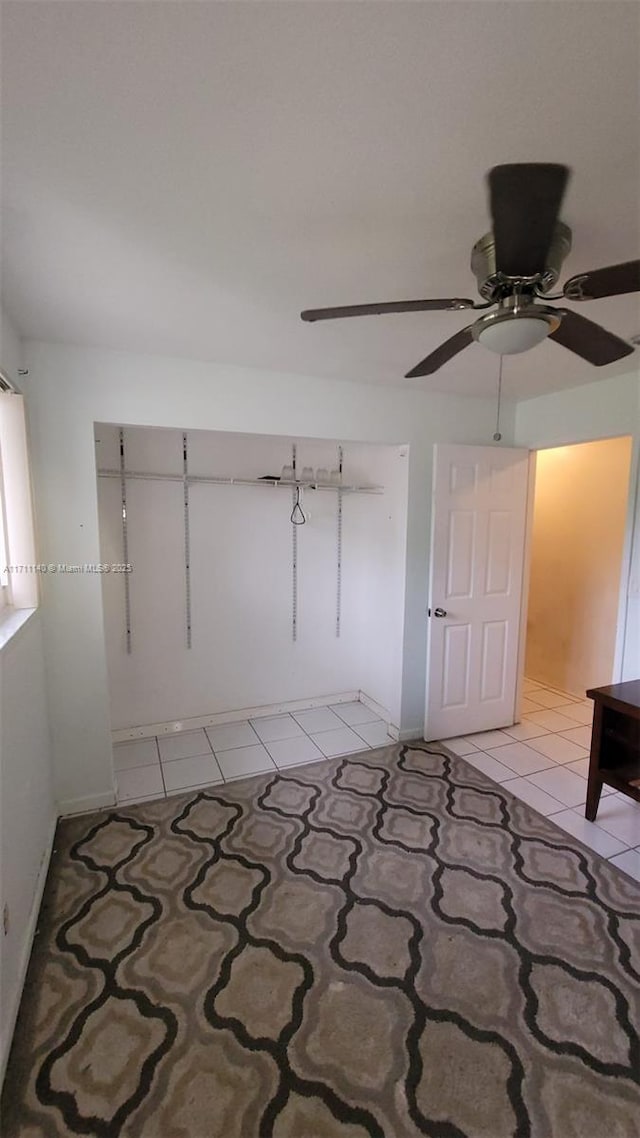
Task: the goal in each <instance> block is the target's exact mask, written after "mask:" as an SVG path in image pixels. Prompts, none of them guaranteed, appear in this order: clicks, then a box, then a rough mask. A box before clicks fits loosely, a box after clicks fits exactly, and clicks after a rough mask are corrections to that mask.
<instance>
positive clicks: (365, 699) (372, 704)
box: [356, 691, 389, 723]
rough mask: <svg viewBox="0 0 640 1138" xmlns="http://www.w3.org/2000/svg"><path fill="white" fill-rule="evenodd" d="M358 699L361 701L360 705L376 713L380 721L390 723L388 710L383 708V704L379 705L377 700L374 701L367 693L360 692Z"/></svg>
mask: <svg viewBox="0 0 640 1138" xmlns="http://www.w3.org/2000/svg"><path fill="white" fill-rule="evenodd" d="M356 699H359V700H360V703H363V704H364V705H365V707H368V708H370V709H371V711H375V713H376V715H377V716H378V719H383V720H384V722H385V723H388V722H389V711H388V709H387V708H386V707H383V706H382V704H381V703H378V702H377V701H376V700H375V699H372V698H371V696H370V695H367V693H366V691H360V692H358V694H357V696H356Z"/></svg>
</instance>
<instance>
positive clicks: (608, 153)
mask: <svg viewBox="0 0 640 1138" xmlns="http://www.w3.org/2000/svg"><path fill="white" fill-rule="evenodd" d="M2 18H3V29H2V30H3V37H2V38H3V55H4V60H3V92H2V118H3V153H2V174H3V182H4V193H3V227H2V229H3V238H4V257H3V264H4V293H5V299H6V303H7V307H8V309H9V312H10V314H11V315H12V316H13V318H14V320H15V321H16V323H17V324H18V326H19V328H20V330H21V332H22V333H23V334H24V335H26V336H29V337H37V338H42V339H52V340H58V341H70V342H75V343H83V344H93V345H100V346H105V347H113V348H118V349H126V350H133V351H145V352H147V351H151V352H156V353H166V354H171V355H178V356H190V357H195V358H200V359H211V360H216V361H221V362H230V363H235V364H247V365H253V366H257V367H261V368H269V369H276V370H285V371H293V372H301V373H307V374H311V375H318V376H333V377H337V378H341V379H346V380H365V381H371V382H377V383H398V384H405V383H406V381H404V380H402V378H401V377H402V375H403V373H404V372H405V371H407V370H408V368H409V367H411V366H412V365H414V364H415V363H417V361H418V360H420V359H421V358H422V357H424V356H425V355H426V354H427V353H428V352H429V351H431V350H433V349H434V348H435V347H436V346H437V345H438V344H439V343H440V342H441V341H442V340H444V339H446V338H448V336H450V335H452V334H453V333H454V332H455V331H456V330H458V329H459V328H461V327H463V326H464V325H465V324H467V323H468V322H469V316H468V314H466V313H463V312H460V313H433V314H427V313H419V314H409V315H402V316H395V315H394V316H387V317H369V318H363V319H358V320H347V321H342V322H327V323H320V324H313V325H307V324H303V323H302V322H301V321H300V319H299V311H300V309H301V308H305V307H316V306H322V305H327V304H353V303H359V302H366V301H377V300H394V299H409V298H416V297H424V296H430V295H431V296H438V295H444V296H446V295H462V296H472V297H473V296H475V288H474V285H475V281H474V278H473V277H472V275H471V273H470V270H469V255H470V250H471V246H472V244H473V242H474V241H475V240H476V239H477V238H478V237H479V236H480V235H481V234H482V233H484V232H485V231H486V230H487V228H488V215H487V205H486V190H485V183H484V175H485V173H486V171H487V169H488V168H489V167H490V166H492V165H494V164H496V163H501V162H512V161H516V162H517V161H560V162H565V163H567V164H568V165H569V166H571V167H572V168H573V179H572V182H571V185H570V188H569V192H568V195H567V198H566V202H565V207H564V209H563V218H564V220H566V221H567V222H568V223H569V224H570V225H571V226H572V227H573V231H574V252H572V253H571V255H570V257H569V258H568V260H567V262H566V266H565V269H566V275H567V276H568V275H571V274H573V273H576V272H580V271H583V270H585V269H589V268H594V267H597V266H599V265H602V264H610V263H615V262H617V261H624V260H629V259H631V258H632V257H636V256H638V255H639V254H640V135H639V131H638V123H639V121H640V114H639V112H640V98H639V86H638V76H639V74H640V52H639V38H640V37H639V19H640V6H639V5H638V4H636V3H628V2H622V3H619V2H618V0H591V2H589V3H586V2H584V0H577V2H573V0H563V2H562V3H558V2H557V0H526V2H524V3H522V2H517V0H505V2H502V0H500V2H494V0H482V2H480V0H455V2H454V0H442V2H432V0H423V2H420V0H418V2H411V3H405V2H403V0H391V2H382V0H380V2H375V0H370V2H368V3H366V2H356V3H348V2H342V0H334V2H329V3H324V2H317V0H312V2H304V0H292V2H288V3H276V2H272V0H258V2H256V3H244V2H239V0H227V2H222V3H215V2H204V3H189V2H175V3H160V2H150V0H143V2H141V3H138V2H128V0H125V2H123V3H118V2H113V0H110V2H108V3H107V2H104V3H88V2H84V3H67V2H66V0H57V2H55V3H53V2H51V0H45V2H44V3H40V2H34V0H31V2H29V3H25V2H24V0H17V2H11V0H9V2H7V0H4V2H3V3H2ZM576 307H578V306H576ZM580 311H581V312H582V313H583V314H584V315H589V316H590V317H591V318H592V319H596V320H600V321H601V322H602V323H604V324H606V326H607V327H608V328H610V329H611V330H612V331H614V332H616V333H618V334H619V335H621V336H623V337H625V338H628V337H629V336H631V335H632V334H634V333H638V332H640V310H639V305H638V297H636V296H633V297H619V298H615V299H609V300H604V301H598V302H593V303H592V304H590V305H582V306H580ZM497 366H498V358H497V357H496V356H495V355H493V354H492V353H490V352H488V351H486V349H483V348H481V347H480V346H478V345H476V344H474V345H473V346H472V347H471V348H469V349H468V350H467V351H466V352H465V353H463V354H462V355H461V356H459V357H458V358H457V359H456V360H454V361H453V362H451V363H450V364H448V365H447V366H446V367H445V368H443V369H442V370H441V371H440V372H438V373H437V374H436V375H435V376H433V377H431V378H430V379H423V380H418V381H413V383H414V385H416V386H420V387H424V388H427V389H435V390H448V391H459V392H467V393H473V394H480V393H483V392H488V391H493V390H494V389H495V384H496V376H497ZM637 366H638V359H637V357H632V358H631V359H629V360H623V361H622V362H621V363H620V364H618V365H612V367H611V368H609V369H598V370H596V369H594V368H592V367H591V366H590V365H589V364H586V363H584V362H583V361H581V360H579V359H578V357H576V356H573V355H572V354H571V353H569V352H567V351H565V350H564V349H563V348H561V347H559V346H558V345H554V344H551V343H545V344H543V345H541V346H540V347H538V348H536V349H534V350H533V351H531V352H529V353H527V354H525V355H522V356H518V357H510V358H508V359H507V360H506V361H505V385H506V388H507V390H508V391H509V392H510V393H512V394H514V395H516V396H518V397H526V396H529V395H533V394H536V393H538V392H543V391H547V390H552V389H558V388H561V387H567V386H573V385H575V384H579V383H586V382H592V381H593V380H594V379H597V378H599V377H600V376H602V375H606V374H612V373H616V372H622V371H629V370H630V369H631V368H636V367H637Z"/></svg>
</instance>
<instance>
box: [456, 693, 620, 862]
mask: <svg viewBox="0 0 640 1138" xmlns="http://www.w3.org/2000/svg"><path fill="white" fill-rule="evenodd" d="M592 717H593V702H592V701H591V700H589V699H584V700H582V699H577V698H576V697H575V696H571V695H567V694H566V692H559V691H555V690H553V689H552V688H549V687H546V686H545V685H544V684H540V683H537V682H536V681H535V680H525V683H524V701H523V716H522V722H521V723H516V724H514V725H513V727H505V728H504V730H502V731H484V732H481V733H480V734H477V735H466V736H464V737H459V738H455V739H445V740H443V742H444V743H445V745H446V746H447V747H448V748H449V750H450V751H453V752H454V753H455V754H457V755H460V756H461V757H462V758H464V759H465V760H466V761H467V762H468V763H471V765H472V766H474V767H476V768H477V769H478V770H481V771H483V772H484V774H486V775H488V777H489V778H491V779H493V780H494V782H497V783H500V784H502V785H503V786H505V787H507V789H508V790H510V791H511V793H512V794H515V795H516V797H518V798H521V799H522V801H523V802H527V803H528V804H529V806H533V807H534V809H535V810H538V811H539V813H540V814H544V815H546V816H547V817H548V818H550V819H551V820H552V821H553V822H555V823H556V825H558V826H561V827H562V829H563V830H566V831H567V832H568V833H569V834H572V835H573V837H574V838H578V839H579V840H580V841H581V842H584V844H585V846H589V847H590V848H591V849H593V850H595V851H596V852H597V853H599V854H601V855H602V856H603V857H606V858H608V859H609V861H611V862H612V863H613V864H614V865H618V866H619V867H620V868H621V869H624V870H625V871H626V872H627V873H628V874H629V875H630V876H631V877H635V878H636V879H637V880H638V881H640V803H637V802H634V801H633V799H631V798H627V797H626V795H624V794H618V793H617V791H612V790H611V789H610V788H609V787H606V786H605V787H603V790H602V796H601V798H600V806H599V807H598V813H597V815H596V820H595V822H588V821H587V819H586V818H585V816H584V805H585V801H586V796H587V775H588V770H589V747H590V745H591V720H592Z"/></svg>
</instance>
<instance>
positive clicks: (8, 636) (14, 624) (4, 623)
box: [0, 605, 38, 652]
mask: <svg viewBox="0 0 640 1138" xmlns="http://www.w3.org/2000/svg"><path fill="white" fill-rule="evenodd" d="M37 611H38V610H37V609H35V608H33V609H14V608H12V607H11V606H10V605H7V606H6V608H3V609H1V610H0V652H2V650H3V649H4V648H6V647H7V644H10V643H11V641H12V640H13V639H14V638H15V637H16V636H17V635H18V633H19V632H20V630H21V629H22V628H23V627H24V625H25V624H26V623H27V621H28V620H29V619H30V618H31V617H32V616H33V614H34V612H37Z"/></svg>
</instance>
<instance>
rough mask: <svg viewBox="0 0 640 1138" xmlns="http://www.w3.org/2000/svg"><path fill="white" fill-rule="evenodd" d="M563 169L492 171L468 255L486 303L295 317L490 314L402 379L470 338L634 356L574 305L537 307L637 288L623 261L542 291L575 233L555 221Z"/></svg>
mask: <svg viewBox="0 0 640 1138" xmlns="http://www.w3.org/2000/svg"><path fill="white" fill-rule="evenodd" d="M569 173H570V171H569V168H568V167H567V166H561V165H558V164H556V163H549V162H534V163H519V164H512V165H504V166H494V167H493V169H492V170H490V171H489V174H488V182H489V205H490V210H491V217H492V220H493V230H492V232H491V233H487V234H485V236H484V237H481V238H480V240H479V241H477V242H476V244H475V245H474V246H473V249H472V252H471V270H472V272H473V273H474V274H475V276H476V278H477V281H478V291H479V293H480V295H481V297H483V299H484V303H481V304H475V303H474V301H473V300H469V299H467V298H461V297H448V298H444V299H442V298H440V299H437V300H400V301H391V302H389V303H383V304H353V305H348V306H347V307H343V308H310V309H307V310H306V311H305V312H302V313H301V317H302V319H303V320H307V321H314V320H334V319H337V318H341V317H344V316H369V315H383V314H385V313H387V312H436V311H440V310H451V311H458V310H462V309H468V308H471V309H474V310H478V309H489V308H493V309H494V311H493V312H485V314H484V315H483V316H480V317H479V318H478V319H477V320H476V321H475V322H474V323H473V324H469V325H467V327H466V328H463V329H462V330H461V331H460V332H456V334H455V336H452V337H451V339H449V340H445V342H444V344H441V345H440V347H439V348H436V350H435V352H431V353H430V354H429V355H428V356H427V357H426V358H425V359H424V360H422V361H421V362H420V363H419V364H417V365H416V367H414V368H412V369H411V371H409V372H407V374H406V377H405V378H406V379H413V378H414V377H415V376H420V375H432V374H433V372H435V371H437V370H438V368H440V367H442V365H443V364H445V363H447V361H448V360H450V359H452V358H453V357H454V356H456V355H457V354H458V352H461V351H462V350H463V349H464V348H467V347H468V346H469V344H472V343H473V341H474V340H476V341H477V342H478V343H480V344H482V345H483V347H486V348H490V349H491V351H494V352H499V353H500V354H501V355H502V354H505V355H512V354H515V353H517V352H525V351H527V350H528V349H529V348H533V347H535V345H536V344H539V343H541V342H542V340H544V339H546V337H547V336H548V337H549V339H551V340H554V341H555V342H556V344H561V345H562V346H563V347H564V348H568V349H569V351H570V352H575V354H576V355H578V356H581V357H582V359H584V360H587V361H588V362H589V363H591V364H594V365H595V366H596V367H603V366H604V365H605V364H610V363H613V362H614V360H620V359H622V358H623V357H624V356H628V355H630V354H631V353H632V352H633V350H634V349H633V347H632V346H631V345H630V344H628V343H626V341H625V340H621V339H620V337H619V336H614V335H613V333H611V332H608V331H607V330H606V328H602V327H601V326H600V325H599V324H594V323H593V321H592V320H587V319H586V318H585V317H584V316H580V315H579V314H578V313H577V312H573V311H572V310H571V309H567V308H552V307H550V306H549V305H548V304H542V303H540V300H541V299H542V298H544V299H546V300H570V301H583V300H595V299H598V298H600V297H603V296H619V295H621V294H622V293H628V292H640V261H627V262H625V263H624V264H621V265H609V266H607V267H606V268H603V269H594V270H593V271H592V272H588V273H580V274H579V275H578V276H574V277H571V279H570V280H568V281H567V283H566V284H565V286H564V288H563V290H562V292H561V293H557V294H555V295H548V294H549V290H550V289H551V288H553V286H554V285H555V284H556V282H557V280H558V278H559V276H560V270H561V268H562V263H563V261H564V259H565V257H566V256H567V254H568V252H569V250H570V249H571V230H570V228H569V226H568V225H565V224H564V223H563V222H562V221H559V220H558V215H559V213H560V206H561V204H562V199H563V197H564V192H565V189H566V186H567V182H568V180H569Z"/></svg>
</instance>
